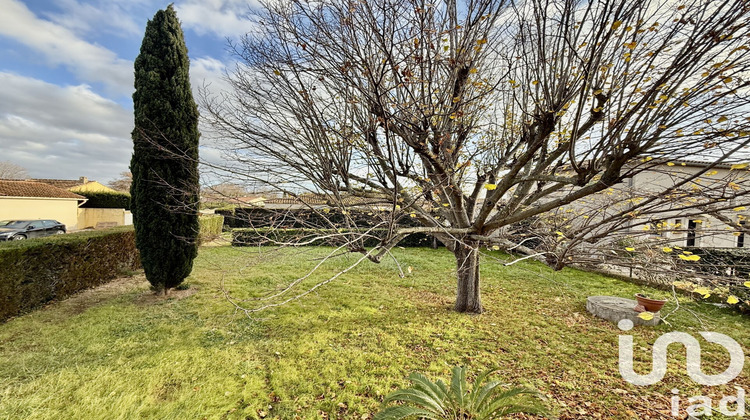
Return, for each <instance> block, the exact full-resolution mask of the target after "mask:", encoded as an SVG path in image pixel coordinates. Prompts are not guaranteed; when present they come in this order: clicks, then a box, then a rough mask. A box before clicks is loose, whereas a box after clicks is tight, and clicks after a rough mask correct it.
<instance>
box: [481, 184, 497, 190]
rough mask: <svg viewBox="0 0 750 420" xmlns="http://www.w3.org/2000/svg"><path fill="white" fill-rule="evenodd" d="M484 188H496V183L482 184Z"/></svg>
mask: <svg viewBox="0 0 750 420" xmlns="http://www.w3.org/2000/svg"><path fill="white" fill-rule="evenodd" d="M484 188H486V189H487V190H489V191H492V190H494V189H495V188H497V185H496V184H487V185H485V186H484Z"/></svg>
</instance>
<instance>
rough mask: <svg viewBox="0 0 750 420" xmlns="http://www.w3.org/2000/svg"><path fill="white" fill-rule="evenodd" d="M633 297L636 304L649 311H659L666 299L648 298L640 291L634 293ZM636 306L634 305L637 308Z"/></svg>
mask: <svg viewBox="0 0 750 420" xmlns="http://www.w3.org/2000/svg"><path fill="white" fill-rule="evenodd" d="M635 298H636V300H638V306H642V307H644V308H645V309H646V310H647V311H649V312H659V311H660V310H661V308H662V307H663V306H664V304H665V303H667V301H666V300H657V299H649V298H647V297H644V296H642V295H641V294H640V293H636V295H635ZM638 306H636V308H638ZM636 310H638V309H636Z"/></svg>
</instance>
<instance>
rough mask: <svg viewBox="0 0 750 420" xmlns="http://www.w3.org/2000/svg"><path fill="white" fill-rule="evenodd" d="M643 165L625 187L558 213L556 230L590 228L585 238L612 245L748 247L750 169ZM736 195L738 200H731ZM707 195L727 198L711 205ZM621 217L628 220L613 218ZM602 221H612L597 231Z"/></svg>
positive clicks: (665, 162) (667, 162) (699, 164)
mask: <svg viewBox="0 0 750 420" xmlns="http://www.w3.org/2000/svg"><path fill="white" fill-rule="evenodd" d="M643 164H644V168H643V170H640V171H637V173H636V174H635V175H634V176H633V177H631V178H628V179H626V180H625V182H624V183H621V184H617V185H614V186H612V187H611V188H609V189H607V190H605V191H602V192H600V193H598V194H595V195H592V196H590V197H586V198H584V199H580V200H578V201H576V202H574V203H571V204H570V205H568V206H564V207H561V208H560V209H557V210H554V211H553V213H554V217H556V218H557V219H556V220H558V221H559V223H557V225H556V227H555V228H554V229H553V231H554V230H560V229H564V228H570V229H573V230H574V231H581V230H584V229H589V228H590V229H591V230H590V231H588V232H589V233H588V234H587V236H589V237H596V236H598V237H600V238H604V237H606V238H609V239H612V240H618V239H619V238H622V237H627V236H629V237H631V238H636V239H648V240H649V241H652V242H654V243H660V244H663V245H664V246H679V247H701V248H744V247H750V238H748V239H747V241H746V234H745V233H743V232H742V230H743V225H744V224H745V222H746V221H747V218H748V217H750V211H748V209H750V204H748V203H750V197H748V196H747V195H744V194H746V193H748V191H749V190H750V172H748V171H747V169H746V165H731V164H711V163H707V162H701V161H692V160H679V161H678V160H675V161H670V160H668V159H661V160H660V161H646V162H643ZM646 165H648V166H646ZM665 192H666V193H665ZM733 195H737V196H738V198H734V199H731V198H729V197H732V196H733ZM657 196H658V198H659V199H658V200H657V201H654V202H652V204H648V205H646V206H644V204H646V203H649V200H651V199H652V198H654V197H657ZM706 196H712V197H714V198H718V197H728V199H722V200H719V201H716V200H712V201H714V202H713V204H710V205H709V204H706V203H707V200H706V199H705V197H706ZM746 206H747V208H746ZM623 212H626V213H627V216H626V217H621V218H616V219H611V218H613V217H616V215H618V214H622V213H623ZM604 220H613V221H612V222H611V223H609V224H608V223H602V224H601V226H599V227H596V228H594V226H596V225H597V224H599V223H601V222H602V221H604Z"/></svg>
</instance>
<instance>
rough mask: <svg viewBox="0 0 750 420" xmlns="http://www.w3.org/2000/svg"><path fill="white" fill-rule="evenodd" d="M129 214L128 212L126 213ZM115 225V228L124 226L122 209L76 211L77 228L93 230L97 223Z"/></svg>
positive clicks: (123, 211) (85, 209)
mask: <svg viewBox="0 0 750 420" xmlns="http://www.w3.org/2000/svg"><path fill="white" fill-rule="evenodd" d="M128 213H130V212H128ZM113 222H114V223H115V226H122V225H124V224H125V210H124V209H95V208H94V209H89V208H84V209H78V228H79V229H86V228H95V227H96V225H97V223H113Z"/></svg>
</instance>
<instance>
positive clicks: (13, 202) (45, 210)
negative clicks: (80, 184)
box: [0, 197, 78, 230]
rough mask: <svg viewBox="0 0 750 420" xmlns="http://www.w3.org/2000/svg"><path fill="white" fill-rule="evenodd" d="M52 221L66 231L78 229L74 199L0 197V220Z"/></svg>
mask: <svg viewBox="0 0 750 420" xmlns="http://www.w3.org/2000/svg"><path fill="white" fill-rule="evenodd" d="M9 219H20V220H29V219H31V220H33V219H54V220H57V221H58V222H60V223H63V224H65V227H66V228H67V229H68V230H74V229H77V228H78V200H76V199H75V198H73V199H68V198H33V197H29V198H26V197H0V220H9Z"/></svg>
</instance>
